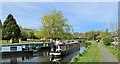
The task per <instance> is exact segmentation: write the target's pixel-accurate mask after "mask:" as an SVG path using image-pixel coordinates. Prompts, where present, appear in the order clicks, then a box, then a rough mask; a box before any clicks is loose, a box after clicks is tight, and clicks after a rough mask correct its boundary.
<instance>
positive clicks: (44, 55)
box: [2, 47, 85, 64]
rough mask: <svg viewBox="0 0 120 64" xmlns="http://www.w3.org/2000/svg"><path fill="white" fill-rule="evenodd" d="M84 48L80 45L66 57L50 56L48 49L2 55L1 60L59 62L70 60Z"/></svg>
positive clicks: (12, 63)
mask: <svg viewBox="0 0 120 64" xmlns="http://www.w3.org/2000/svg"><path fill="white" fill-rule="evenodd" d="M84 49H85V48H84V47H80V50H77V51H75V52H74V53H71V54H70V55H68V56H66V57H54V58H52V57H50V56H49V51H48V50H44V51H40V52H37V53H34V54H32V55H21V56H14V55H13V56H10V57H8V56H7V57H3V58H2V61H3V63H4V62H10V63H11V64H17V62H41V63H42V62H52V63H56V62H58V64H60V62H70V61H71V59H72V58H73V57H74V56H76V55H77V54H78V53H81V52H83V50H84Z"/></svg>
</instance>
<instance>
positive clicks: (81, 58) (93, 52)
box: [71, 42, 101, 64]
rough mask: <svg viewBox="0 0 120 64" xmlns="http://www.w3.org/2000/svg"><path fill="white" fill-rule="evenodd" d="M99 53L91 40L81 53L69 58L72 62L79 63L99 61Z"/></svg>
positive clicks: (85, 63) (86, 63)
mask: <svg viewBox="0 0 120 64" xmlns="http://www.w3.org/2000/svg"><path fill="white" fill-rule="evenodd" d="M100 61H101V53H100V49H99V48H98V45H97V44H96V43H95V42H92V43H91V45H90V46H88V47H87V48H86V50H85V51H84V52H83V53H79V54H78V55H77V56H76V57H74V58H73V59H72V60H71V63H72V62H79V63H81V64H89V63H88V62H100Z"/></svg>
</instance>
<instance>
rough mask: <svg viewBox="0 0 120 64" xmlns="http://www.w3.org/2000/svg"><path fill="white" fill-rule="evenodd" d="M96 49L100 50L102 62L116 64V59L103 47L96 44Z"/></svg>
mask: <svg viewBox="0 0 120 64" xmlns="http://www.w3.org/2000/svg"><path fill="white" fill-rule="evenodd" d="M98 47H99V48H100V50H101V54H102V62H118V60H117V59H116V57H115V56H114V55H113V54H112V53H111V52H110V51H108V50H107V49H106V48H105V47H104V46H102V45H101V44H98Z"/></svg>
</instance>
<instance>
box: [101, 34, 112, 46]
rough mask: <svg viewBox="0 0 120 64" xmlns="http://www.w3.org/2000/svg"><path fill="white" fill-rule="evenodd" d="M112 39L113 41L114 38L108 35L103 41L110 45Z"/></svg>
mask: <svg viewBox="0 0 120 64" xmlns="http://www.w3.org/2000/svg"><path fill="white" fill-rule="evenodd" d="M111 41H112V38H111V37H109V36H106V37H104V38H103V43H104V45H106V46H109V45H110V44H111Z"/></svg>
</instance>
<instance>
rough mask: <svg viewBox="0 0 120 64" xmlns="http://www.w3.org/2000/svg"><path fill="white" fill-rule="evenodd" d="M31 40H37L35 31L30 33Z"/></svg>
mask: <svg viewBox="0 0 120 64" xmlns="http://www.w3.org/2000/svg"><path fill="white" fill-rule="evenodd" d="M30 38H31V39H35V38H36V37H35V34H34V32H33V31H31V32H30Z"/></svg>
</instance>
